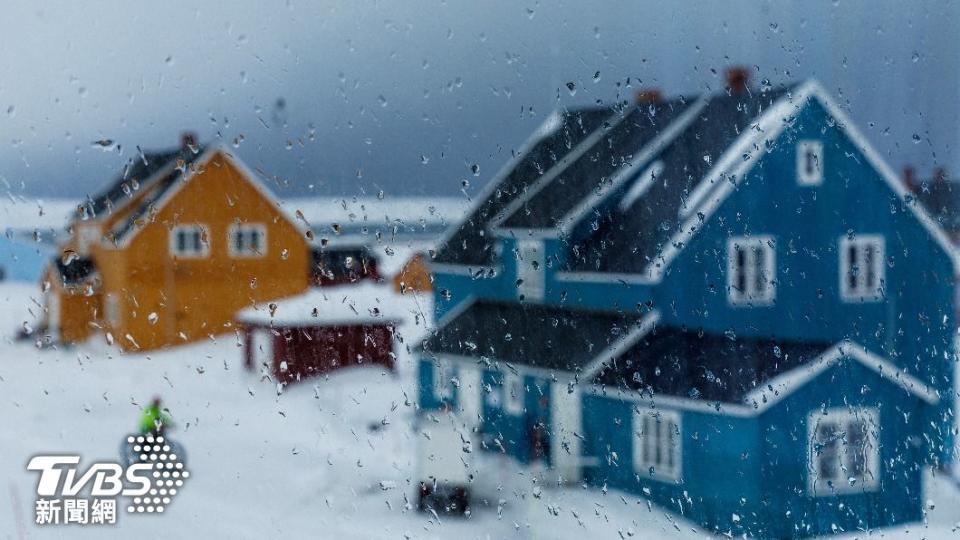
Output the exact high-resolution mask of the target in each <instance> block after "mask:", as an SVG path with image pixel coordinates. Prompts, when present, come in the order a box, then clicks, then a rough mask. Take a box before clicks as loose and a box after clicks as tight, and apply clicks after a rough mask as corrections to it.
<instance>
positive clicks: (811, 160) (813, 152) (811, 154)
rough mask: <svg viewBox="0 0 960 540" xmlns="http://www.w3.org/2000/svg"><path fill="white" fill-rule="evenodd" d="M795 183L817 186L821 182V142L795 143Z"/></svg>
mask: <svg viewBox="0 0 960 540" xmlns="http://www.w3.org/2000/svg"><path fill="white" fill-rule="evenodd" d="M797 183H799V184H800V185H801V186H818V185H820V184H821V183H823V143H822V142H820V141H800V142H799V143H798V144H797Z"/></svg>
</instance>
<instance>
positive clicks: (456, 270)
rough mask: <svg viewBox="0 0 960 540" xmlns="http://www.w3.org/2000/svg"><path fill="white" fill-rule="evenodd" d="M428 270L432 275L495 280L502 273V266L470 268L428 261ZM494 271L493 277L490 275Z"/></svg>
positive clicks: (468, 266)
mask: <svg viewBox="0 0 960 540" xmlns="http://www.w3.org/2000/svg"><path fill="white" fill-rule="evenodd" d="M427 269H428V270H430V272H431V273H436V274H450V275H454V276H466V277H470V278H473V279H493V278H495V277H498V276H499V275H500V274H501V273H502V270H503V269H502V268H501V267H500V265H495V266H470V265H466V264H450V263H435V262H430V261H427ZM490 271H492V272H493V275H489V272H490Z"/></svg>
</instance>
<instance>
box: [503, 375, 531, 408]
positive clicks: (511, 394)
mask: <svg viewBox="0 0 960 540" xmlns="http://www.w3.org/2000/svg"><path fill="white" fill-rule="evenodd" d="M503 394H504V395H503V400H504V410H506V412H507V413H509V414H513V415H517V414H522V413H523V409H524V397H525V396H526V394H527V393H526V387H525V385H524V384H523V375H521V374H519V373H513V372H511V371H507V372H505V373H504V374H503Z"/></svg>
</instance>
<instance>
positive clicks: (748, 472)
mask: <svg viewBox="0 0 960 540" xmlns="http://www.w3.org/2000/svg"><path fill="white" fill-rule="evenodd" d="M613 392H615V391H613ZM652 406H653V405H652V404H651V402H649V401H645V402H644V401H637V402H635V401H632V400H629V399H623V398H621V397H619V396H616V395H615V394H610V395H607V396H604V395H585V396H584V397H583V414H584V417H583V430H584V433H583V438H584V441H583V444H584V448H583V453H584V455H585V456H587V458H588V459H590V460H591V461H588V463H592V465H591V466H587V467H585V468H584V473H583V474H584V480H585V481H586V482H587V483H589V484H591V485H594V486H597V487H602V486H607V487H611V488H616V489H622V490H624V491H628V492H631V493H636V494H638V495H642V496H646V497H649V498H650V499H652V500H654V501H656V502H659V503H660V504H662V505H663V506H664V507H666V508H669V509H671V510H673V511H675V512H677V513H679V514H681V515H684V516H686V517H687V518H689V519H692V520H694V521H696V522H699V523H702V524H704V525H705V526H706V527H709V528H712V529H717V530H721V531H733V532H735V533H737V534H739V533H742V532H746V525H747V524H748V523H749V522H748V520H747V519H746V517H745V513H746V512H751V511H754V510H753V509H754V508H756V506H757V501H759V500H760V498H761V492H760V488H761V483H760V474H761V471H760V470H759V468H758V467H757V462H756V457H757V455H758V454H759V452H760V451H761V446H760V440H759V439H760V435H759V432H758V425H759V424H758V422H757V419H756V418H755V417H738V416H727V415H723V414H715V413H710V412H699V411H691V410H680V409H671V408H670V407H668V406H663V407H659V406H658V407H657V409H658V410H677V412H679V413H680V415H681V426H682V428H681V430H680V437H681V446H682V448H683V451H682V469H681V479H680V481H678V482H673V481H669V480H660V479H657V478H654V477H651V475H650V473H649V471H644V470H635V469H634V465H633V445H634V442H635V441H637V440H638V439H637V436H636V433H637V432H638V427H637V426H634V411H635V410H639V411H648V410H651V407H652ZM733 513H738V515H744V517H743V518H742V519H741V521H740V522H734V521H733V517H732V515H733Z"/></svg>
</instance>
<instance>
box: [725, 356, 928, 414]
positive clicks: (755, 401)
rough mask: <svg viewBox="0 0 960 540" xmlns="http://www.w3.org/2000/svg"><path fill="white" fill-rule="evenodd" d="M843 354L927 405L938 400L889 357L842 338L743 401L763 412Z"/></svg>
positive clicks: (841, 358)
mask: <svg viewBox="0 0 960 540" xmlns="http://www.w3.org/2000/svg"><path fill="white" fill-rule="evenodd" d="M846 358H850V359H853V360H856V361H858V362H860V363H861V364H863V365H864V366H865V367H867V368H869V369H871V370H873V371H874V372H876V373H877V374H878V375H880V376H881V377H882V378H883V379H885V380H889V381H891V382H893V383H894V384H896V385H898V386H900V387H901V388H903V389H904V390H906V391H907V392H909V393H911V394H913V395H915V396H917V397H919V398H920V399H922V400H924V401H925V402H927V403H928V404H930V405H936V404H937V403H939V401H940V396H939V395H938V394H937V392H936V390H934V389H933V388H930V387H929V386H927V385H926V384H924V383H923V382H921V381H920V380H919V379H917V378H916V377H914V376H913V375H910V374H909V373H906V372H905V371H902V370H900V369H899V368H897V366H896V365H894V364H893V363H891V362H890V361H889V360H886V359H884V358H882V357H880V356H878V355H876V354H874V353H871V352H870V351H868V350H867V349H866V348H864V347H863V346H862V345H860V344H858V343H855V342H844V343H838V344H836V345H834V346H833V347H831V348H830V349H828V350H827V351H826V352H824V353H823V354H822V355H820V356H819V357H817V358H816V359H815V360H813V361H812V362H810V363H809V364H807V365H805V366H800V367H798V368H795V369H793V370H790V371H788V372H786V373H784V374H782V375H778V376H777V377H774V378H773V379H771V380H769V381H767V382H766V383H765V384H764V385H763V386H762V387H759V388H756V389H754V390H752V391H750V392H749V393H748V394H747V395H746V396H745V397H744V403H745V404H747V405H751V406H753V407H755V408H756V409H757V411H758V412H763V411H765V410H767V409H769V408H770V407H772V406H774V405H775V404H777V403H779V402H780V401H782V400H783V399H785V398H786V397H787V396H789V395H791V394H793V393H794V392H796V391H797V390H798V389H800V388H801V387H803V386H804V385H806V384H807V383H809V382H811V381H813V380H814V379H816V378H817V377H819V376H820V375H821V374H823V372H825V371H826V370H828V369H829V368H831V367H833V366H834V365H836V364H837V363H839V362H841V361H842V360H844V359H846Z"/></svg>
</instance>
